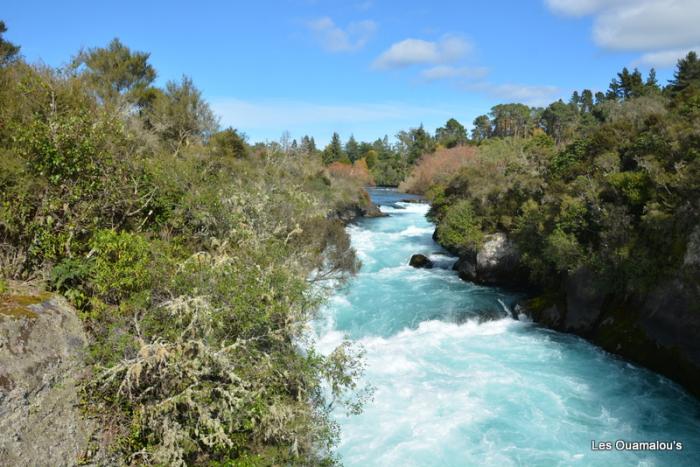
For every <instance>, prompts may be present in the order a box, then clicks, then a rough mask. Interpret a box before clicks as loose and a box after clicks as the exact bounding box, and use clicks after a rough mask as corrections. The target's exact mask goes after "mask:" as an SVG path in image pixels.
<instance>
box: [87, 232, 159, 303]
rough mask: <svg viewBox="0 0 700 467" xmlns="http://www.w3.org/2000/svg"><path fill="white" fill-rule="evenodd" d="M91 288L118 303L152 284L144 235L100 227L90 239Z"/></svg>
mask: <svg viewBox="0 0 700 467" xmlns="http://www.w3.org/2000/svg"><path fill="white" fill-rule="evenodd" d="M90 248H91V250H92V252H93V256H92V273H93V278H92V287H93V288H94V289H95V291H96V292H97V293H98V294H99V295H100V296H101V297H102V299H103V300H104V301H105V302H107V303H112V304H117V303H118V302H119V301H120V300H122V299H124V298H127V297H129V296H130V295H132V294H134V293H136V292H139V291H142V290H147V289H149V288H150V286H151V273H150V268H151V266H152V255H151V251H150V250H151V247H150V245H149V242H148V241H147V240H146V239H144V238H143V237H142V236H140V235H137V234H133V233H129V232H115V231H114V230H100V231H98V232H96V233H95V235H94V236H93V238H92V241H91V242H90Z"/></svg>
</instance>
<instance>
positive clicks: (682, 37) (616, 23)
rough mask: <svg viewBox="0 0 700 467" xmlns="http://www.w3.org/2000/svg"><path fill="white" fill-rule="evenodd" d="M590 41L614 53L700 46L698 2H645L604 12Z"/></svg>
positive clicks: (667, 0) (653, 0)
mask: <svg viewBox="0 0 700 467" xmlns="http://www.w3.org/2000/svg"><path fill="white" fill-rule="evenodd" d="M593 38H594V40H595V41H596V43H597V44H598V45H600V46H602V47H605V48H609V49H616V50H641V51H647V50H660V49H666V48H672V47H687V46H690V45H694V44H697V43H700V3H698V0H647V1H640V2H637V3H635V4H631V5H625V6H623V7H619V8H613V9H610V10H606V11H604V12H603V13H602V14H601V15H600V16H598V17H597V18H596V20H595V24H594V26H593Z"/></svg>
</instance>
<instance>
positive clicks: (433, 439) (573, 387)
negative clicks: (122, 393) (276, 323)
mask: <svg viewBox="0 0 700 467" xmlns="http://www.w3.org/2000/svg"><path fill="white" fill-rule="evenodd" d="M371 194H372V197H373V199H374V201H375V202H376V203H378V204H380V205H381V209H382V210H383V211H384V212H386V213H388V214H389V215H390V217H383V218H375V219H363V220H361V221H360V222H359V223H358V224H357V225H352V226H350V227H348V230H349V233H350V235H351V237H352V243H353V246H354V247H355V249H356V250H357V253H358V255H359V257H360V259H361V260H362V262H363V266H362V269H361V271H360V272H359V274H358V275H357V276H356V277H355V278H354V279H353V280H351V281H350V283H349V284H348V285H347V286H345V287H344V288H343V289H341V290H339V291H338V292H337V293H336V294H335V295H334V296H333V297H332V299H331V300H330V302H329V304H328V306H327V307H326V308H325V309H324V310H323V314H322V317H321V319H320V320H319V322H318V323H317V326H316V333H317V337H316V339H317V346H318V348H319V350H321V351H330V350H331V349H333V348H334V347H335V346H336V345H338V344H339V343H340V342H341V341H342V339H343V338H349V339H351V340H354V341H357V342H358V343H359V344H361V345H362V346H363V347H364V348H365V350H366V356H365V358H366V363H367V371H366V374H365V376H364V378H365V380H366V381H365V382H366V383H369V384H371V385H372V386H374V388H375V393H374V397H373V400H372V401H371V402H369V403H368V404H367V405H366V407H365V410H364V412H363V413H362V414H360V415H356V416H346V415H345V413H344V412H340V411H338V413H337V414H336V417H337V421H338V422H339V424H340V427H341V430H342V432H341V442H340V445H339V447H338V455H339V457H340V459H341V461H342V462H343V464H344V465H347V466H428V465H431V466H432V465H435V466H463V465H466V466H469V465H486V466H488V465H492V466H499V467H505V466H510V465H524V466H555V465H561V466H569V465H572V466H606V467H607V466H618V465H620V466H626V465H635V466H700V402H698V400H697V399H695V398H693V397H691V396H689V395H688V394H687V393H686V392H684V391H683V390H682V389H681V388H680V387H679V386H678V385H676V384H674V383H673V382H671V381H669V380H668V379H666V378H664V377H662V376H659V375H657V374H654V373H652V372H650V371H647V370H645V369H642V368H639V367H637V366H635V365H632V364H630V363H627V362H625V361H624V360H621V359H619V358H616V357H614V356H612V355H610V354H608V353H606V352H604V351H602V350H600V349H598V348H596V347H594V346H593V345H591V344H589V343H587V342H586V341H585V340H583V339H580V338H578V337H575V336H572V335H567V334H561V333H557V332H554V331H551V330H547V329H544V328H542V327H539V326H537V325H536V324H533V323H530V322H527V321H525V320H522V321H521V320H517V319H513V318H512V317H511V312H510V310H511V309H512V307H513V305H514V303H515V301H516V300H517V298H518V297H516V296H514V295H513V294H510V293H507V292H505V291H503V290H499V289H496V288H488V287H479V286H475V285H472V284H468V283H466V282H463V281H461V280H460V279H459V278H458V277H457V275H456V274H455V273H454V272H453V271H451V270H450V266H451V265H452V263H453V262H454V260H455V258H453V257H450V256H449V255H448V254H447V253H446V252H445V251H443V250H442V249H441V248H440V246H439V245H437V244H436V243H435V242H433V240H432V238H431V234H432V232H433V225H432V224H430V223H429V222H428V221H427V220H426V218H425V214H426V212H427V209H428V206H427V205H425V204H411V203H403V202H400V199H402V198H405V197H406V195H402V194H398V193H396V192H393V191H391V190H381V189H377V190H372V193H371ZM414 253H424V254H429V255H430V257H431V258H432V259H433V260H434V261H435V262H436V267H435V268H433V269H413V268H411V267H409V266H408V265H407V264H408V260H409V258H410V257H411V255H412V254H414ZM617 440H624V441H627V442H632V441H663V442H666V443H669V444H670V443H672V442H679V443H682V450H680V451H679V450H674V451H624V450H616V449H615V442H616V441H617ZM606 441H607V442H611V443H612V445H613V446H612V449H611V450H602V449H599V450H594V449H592V443H596V445H598V446H599V445H600V443H603V442H606ZM674 446H675V447H677V445H675V444H674Z"/></svg>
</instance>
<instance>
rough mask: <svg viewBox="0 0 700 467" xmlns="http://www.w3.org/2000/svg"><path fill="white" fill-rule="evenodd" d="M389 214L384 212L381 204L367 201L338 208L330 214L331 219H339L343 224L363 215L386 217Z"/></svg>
mask: <svg viewBox="0 0 700 467" xmlns="http://www.w3.org/2000/svg"><path fill="white" fill-rule="evenodd" d="M386 216H387V214H385V213H383V212H382V211H381V210H380V209H379V206H377V205H376V204H374V203H372V202H367V203H366V204H362V205H361V204H359V203H355V204H350V205H348V206H344V207H342V208H338V209H336V210H335V211H333V212H331V213H330V215H329V216H328V217H329V218H330V219H337V220H339V221H341V222H342V223H343V224H349V223H351V222H353V221H356V220H357V219H359V218H361V217H386Z"/></svg>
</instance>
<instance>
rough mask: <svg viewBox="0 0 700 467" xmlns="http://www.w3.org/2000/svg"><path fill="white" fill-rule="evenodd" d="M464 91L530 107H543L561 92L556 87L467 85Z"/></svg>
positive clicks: (490, 84) (491, 84)
mask: <svg viewBox="0 0 700 467" xmlns="http://www.w3.org/2000/svg"><path fill="white" fill-rule="evenodd" d="M464 89H466V90H468V91H476V92H482V93H485V94H488V95H490V96H493V97H497V98H499V99H503V100H508V101H512V102H520V103H523V104H527V105H531V106H544V105H547V104H549V103H551V102H552V101H553V100H555V99H556V98H557V97H558V96H559V94H560V93H561V90H560V89H559V88H558V87H556V86H537V85H528V84H493V83H474V84H467V85H465V86H464Z"/></svg>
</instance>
